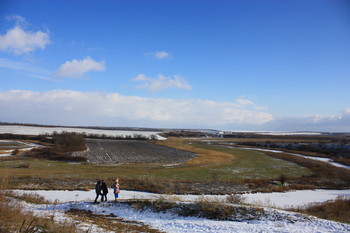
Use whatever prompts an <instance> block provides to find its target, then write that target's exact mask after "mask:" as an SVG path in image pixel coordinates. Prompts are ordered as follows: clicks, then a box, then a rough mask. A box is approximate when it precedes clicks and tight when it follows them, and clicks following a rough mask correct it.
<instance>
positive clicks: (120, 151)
mask: <svg viewBox="0 0 350 233" xmlns="http://www.w3.org/2000/svg"><path fill="white" fill-rule="evenodd" d="M86 145H87V147H88V150H87V151H85V152H82V153H84V156H85V157H87V158H88V161H89V162H91V163H113V164H116V163H163V164H176V163H183V162H186V161H187V160H190V159H192V158H194V157H195V155H194V154H193V153H191V152H187V151H183V150H178V149H173V148H169V147H165V146H161V145H156V144H153V143H149V142H147V141H140V140H109V139H87V140H86Z"/></svg>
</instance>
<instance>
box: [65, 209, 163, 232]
mask: <svg viewBox="0 0 350 233" xmlns="http://www.w3.org/2000/svg"><path fill="white" fill-rule="evenodd" d="M66 214H67V215H68V216H70V217H71V218H74V219H75V220H77V221H83V222H85V223H91V224H95V225H98V226H99V227H100V228H103V229H105V230H108V231H113V232H149V233H160V232H161V231H158V230H156V229H152V228H150V227H149V226H147V225H145V224H143V223H141V222H136V221H127V220H124V219H122V218H117V217H116V216H115V215H113V214H110V215H109V216H108V215H107V216H106V215H101V214H94V213H92V211H89V210H79V209H71V210H69V211H67V212H66ZM109 217H111V218H109Z"/></svg>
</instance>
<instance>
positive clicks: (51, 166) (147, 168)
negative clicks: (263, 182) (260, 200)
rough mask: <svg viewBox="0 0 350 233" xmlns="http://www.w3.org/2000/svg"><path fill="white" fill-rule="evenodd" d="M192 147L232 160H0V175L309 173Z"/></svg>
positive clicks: (180, 177) (259, 157) (251, 155)
mask: <svg viewBox="0 0 350 233" xmlns="http://www.w3.org/2000/svg"><path fill="white" fill-rule="evenodd" d="M192 146H193V147H195V148H197V149H201V150H205V151H210V152H211V154H210V156H215V153H216V152H217V153H222V152H224V153H228V154H232V155H233V157H234V159H227V161H222V160H221V161H220V163H205V164H198V165H197V164H182V165H173V166H164V165H157V164H141V163H137V164H114V165H113V164H111V165H94V164H87V163H85V164H78V163H67V162H59V161H48V160H37V159H10V160H6V159H2V160H1V162H0V172H1V174H10V175H11V176H12V177H14V178H20V177H32V178H49V179H83V180H90V179H91V180H95V179H99V178H102V179H108V178H113V177H120V178H128V179H140V178H149V179H155V180H162V181H166V180H171V181H191V182H196V181H208V182H212V181H229V180H241V179H271V178H276V177H278V176H279V175H281V174H284V175H286V176H288V177H298V176H303V175H309V174H311V172H310V171H309V170H308V169H306V168H303V167H300V166H298V165H296V164H294V163H291V162H287V161H284V160H280V159H275V158H271V157H269V156H266V155H264V154H263V153H261V152H256V151H252V150H241V149H232V148H225V147H219V146H211V145H207V144H202V143H198V144H194V145H192Z"/></svg>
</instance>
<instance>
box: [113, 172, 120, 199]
mask: <svg viewBox="0 0 350 233" xmlns="http://www.w3.org/2000/svg"><path fill="white" fill-rule="evenodd" d="M113 188H114V198H115V201H116V202H117V201H118V198H119V179H118V178H117V179H116V180H115V184H114V185H113Z"/></svg>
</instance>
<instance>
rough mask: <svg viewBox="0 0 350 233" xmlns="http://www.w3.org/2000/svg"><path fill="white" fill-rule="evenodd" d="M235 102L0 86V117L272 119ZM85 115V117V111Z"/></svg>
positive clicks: (172, 121)
mask: <svg viewBox="0 0 350 233" xmlns="http://www.w3.org/2000/svg"><path fill="white" fill-rule="evenodd" d="M237 104H238V103H237V102H217V101H212V100H202V99H187V100H186V99H182V100H179V99H165V98H143V97H138V96H123V95H120V94H118V93H97V92H78V91H70V90H52V91H47V92H33V91H26V90H12V91H4V92H0V109H2V110H3V111H2V115H1V120H2V121H17V122H35V123H45V124H46V123H50V124H69V125H106V124H107V125H108V124H110V125H115V124H116V122H117V123H118V125H132V126H146V127H195V128H229V127H230V126H233V125H240V124H251V125H260V124H264V123H267V122H270V121H272V120H273V119H274V118H273V116H272V115H271V114H269V113H267V112H262V111H255V110H249V109H246V108H244V107H237ZM86 116H89V117H86Z"/></svg>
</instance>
